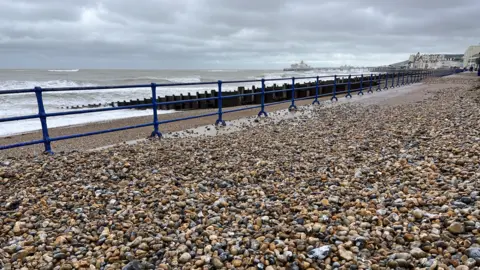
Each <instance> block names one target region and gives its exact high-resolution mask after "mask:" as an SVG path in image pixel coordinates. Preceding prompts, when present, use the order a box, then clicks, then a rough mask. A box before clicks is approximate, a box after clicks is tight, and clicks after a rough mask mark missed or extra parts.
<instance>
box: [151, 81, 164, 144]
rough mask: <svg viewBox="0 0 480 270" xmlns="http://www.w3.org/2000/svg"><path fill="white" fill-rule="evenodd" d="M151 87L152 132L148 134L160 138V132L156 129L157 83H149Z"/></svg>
mask: <svg viewBox="0 0 480 270" xmlns="http://www.w3.org/2000/svg"><path fill="white" fill-rule="evenodd" d="M151 88H152V109H153V132H152V134H151V135H150V137H152V138H155V137H158V138H161V137H162V133H160V131H158V113H157V109H158V106H157V85H156V84H155V83H152V84H151Z"/></svg>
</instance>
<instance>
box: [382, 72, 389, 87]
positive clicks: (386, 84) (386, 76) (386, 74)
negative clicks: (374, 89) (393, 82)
mask: <svg viewBox="0 0 480 270" xmlns="http://www.w3.org/2000/svg"><path fill="white" fill-rule="evenodd" d="M383 89H388V72H385V87H383Z"/></svg>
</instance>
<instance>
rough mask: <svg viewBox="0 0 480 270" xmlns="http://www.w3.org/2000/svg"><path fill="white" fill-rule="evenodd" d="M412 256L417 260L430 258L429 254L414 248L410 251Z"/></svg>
mask: <svg viewBox="0 0 480 270" xmlns="http://www.w3.org/2000/svg"><path fill="white" fill-rule="evenodd" d="M410 254H412V256H413V257H414V258H415V259H421V258H426V257H428V254H427V253H426V252H425V251H423V250H421V249H419V248H413V249H412V250H410Z"/></svg>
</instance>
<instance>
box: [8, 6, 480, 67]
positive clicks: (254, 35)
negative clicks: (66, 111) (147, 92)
mask: <svg viewBox="0 0 480 270" xmlns="http://www.w3.org/2000/svg"><path fill="white" fill-rule="evenodd" d="M479 14H480V0H335V1H322V0H295V1H287V0H97V1H94V0H0V68H154V69H156V68H161V69H168V68H172V69H179V68H185V69H197V68H254V69H257V68H258V69H260V68H283V67H286V66H289V65H290V64H291V63H293V62H297V61H299V60H302V59H303V60H305V61H306V62H307V63H309V64H311V65H313V66H318V67H322V66H328V67H330V66H339V65H344V64H350V65H356V66H375V65H384V64H391V63H394V62H398V61H402V60H406V59H407V58H408V56H409V54H412V53H416V52H421V53H464V52H465V50H466V48H467V47H468V46H469V45H473V44H478V43H479V42H480V26H479V21H478V16H479Z"/></svg>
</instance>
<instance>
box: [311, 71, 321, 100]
mask: <svg viewBox="0 0 480 270" xmlns="http://www.w3.org/2000/svg"><path fill="white" fill-rule="evenodd" d="M319 78H320V77H319V76H317V82H316V84H315V99H314V100H313V102H312V105H313V104H318V105H320V101H318V90H319V86H318V84H319V82H318V80H319Z"/></svg>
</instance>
